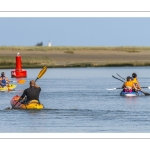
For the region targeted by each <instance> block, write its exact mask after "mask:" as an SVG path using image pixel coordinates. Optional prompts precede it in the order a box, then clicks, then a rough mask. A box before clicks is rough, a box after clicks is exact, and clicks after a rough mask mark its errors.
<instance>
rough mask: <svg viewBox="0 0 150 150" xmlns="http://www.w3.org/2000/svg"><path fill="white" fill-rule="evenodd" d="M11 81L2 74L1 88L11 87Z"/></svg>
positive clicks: (0, 79)
mask: <svg viewBox="0 0 150 150" xmlns="http://www.w3.org/2000/svg"><path fill="white" fill-rule="evenodd" d="M9 82H10V80H9V79H8V78H7V77H6V76H5V73H4V72H2V73H1V76H0V87H4V86H9Z"/></svg>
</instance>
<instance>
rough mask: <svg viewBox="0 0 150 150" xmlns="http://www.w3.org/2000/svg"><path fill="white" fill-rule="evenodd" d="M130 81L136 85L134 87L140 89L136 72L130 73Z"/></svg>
mask: <svg viewBox="0 0 150 150" xmlns="http://www.w3.org/2000/svg"><path fill="white" fill-rule="evenodd" d="M132 78H133V79H132V82H133V83H134V85H135V86H136V88H137V89H138V90H142V89H141V86H140V84H139V82H138V80H137V74H136V73H132Z"/></svg>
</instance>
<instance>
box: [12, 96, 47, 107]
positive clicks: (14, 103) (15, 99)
mask: <svg viewBox="0 0 150 150" xmlns="http://www.w3.org/2000/svg"><path fill="white" fill-rule="evenodd" d="M19 98H20V96H18V95H15V96H14V97H13V98H12V100H11V102H10V104H11V106H12V107H14V106H15V107H14V109H43V108H44V106H43V104H41V103H39V102H38V100H31V101H30V102H29V103H28V104H21V103H20V102H18V99H19Z"/></svg>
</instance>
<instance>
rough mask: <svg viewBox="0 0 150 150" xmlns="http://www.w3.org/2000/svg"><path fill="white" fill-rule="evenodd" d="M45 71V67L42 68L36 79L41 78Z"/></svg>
mask: <svg viewBox="0 0 150 150" xmlns="http://www.w3.org/2000/svg"><path fill="white" fill-rule="evenodd" d="M46 70H47V67H46V66H44V67H43V68H42V70H41V71H40V72H39V74H38V77H37V79H39V78H41V77H42V76H43V75H44V73H45V72H46Z"/></svg>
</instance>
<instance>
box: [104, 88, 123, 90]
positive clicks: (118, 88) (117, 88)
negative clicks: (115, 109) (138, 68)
mask: <svg viewBox="0 0 150 150" xmlns="http://www.w3.org/2000/svg"><path fill="white" fill-rule="evenodd" d="M116 89H122V88H112V89H106V90H116Z"/></svg>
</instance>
